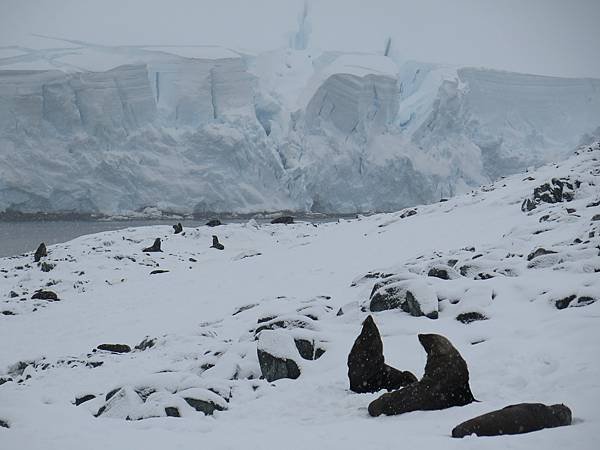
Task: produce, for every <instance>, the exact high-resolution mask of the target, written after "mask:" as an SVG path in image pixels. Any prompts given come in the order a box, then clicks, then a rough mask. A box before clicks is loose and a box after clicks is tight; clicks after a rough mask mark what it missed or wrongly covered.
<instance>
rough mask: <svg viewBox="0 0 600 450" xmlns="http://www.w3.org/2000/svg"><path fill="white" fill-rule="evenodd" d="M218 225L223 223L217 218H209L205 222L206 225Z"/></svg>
mask: <svg viewBox="0 0 600 450" xmlns="http://www.w3.org/2000/svg"><path fill="white" fill-rule="evenodd" d="M219 225H223V224H222V223H221V221H220V220H219V219H211V220H209V221H208V222H206V226H207V227H218V226H219Z"/></svg>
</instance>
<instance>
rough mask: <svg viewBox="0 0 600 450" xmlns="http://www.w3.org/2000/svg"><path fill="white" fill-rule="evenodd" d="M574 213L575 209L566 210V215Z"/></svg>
mask: <svg viewBox="0 0 600 450" xmlns="http://www.w3.org/2000/svg"><path fill="white" fill-rule="evenodd" d="M574 212H577V210H576V209H575V208H567V213H569V214H573V213H574Z"/></svg>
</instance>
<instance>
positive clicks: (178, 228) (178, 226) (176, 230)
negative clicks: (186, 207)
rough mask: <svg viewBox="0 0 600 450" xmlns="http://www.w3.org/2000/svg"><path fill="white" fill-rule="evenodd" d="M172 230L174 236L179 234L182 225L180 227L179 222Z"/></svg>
mask: <svg viewBox="0 0 600 450" xmlns="http://www.w3.org/2000/svg"><path fill="white" fill-rule="evenodd" d="M173 230H174V231H175V234H179V233H181V232H182V231H183V225H181V222H180V223H177V224H175V225H173Z"/></svg>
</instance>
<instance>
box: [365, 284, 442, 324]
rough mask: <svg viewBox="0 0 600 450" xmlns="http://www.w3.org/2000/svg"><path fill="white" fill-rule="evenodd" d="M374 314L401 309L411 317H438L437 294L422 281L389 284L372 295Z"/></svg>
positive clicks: (370, 306)
mask: <svg viewBox="0 0 600 450" xmlns="http://www.w3.org/2000/svg"><path fill="white" fill-rule="evenodd" d="M369 309H370V310H371V311H372V312H377V311H385V310H388V309H401V310H402V311H405V312H407V313H409V314H410V315H411V316H415V317H419V316H427V317H429V318H430V319H437V317H438V298H437V295H436V293H435V292H434V291H433V289H431V288H430V287H429V286H428V285H427V284H425V283H424V282H423V281H421V280H408V281H400V282H396V283H390V284H387V285H385V286H383V287H381V288H379V289H378V290H377V291H375V292H374V293H373V295H371V299H370V304H369Z"/></svg>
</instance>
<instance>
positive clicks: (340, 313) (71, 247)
mask: <svg viewBox="0 0 600 450" xmlns="http://www.w3.org/2000/svg"><path fill="white" fill-rule="evenodd" d="M558 184H560V185H561V186H562V187H561V188H560V189H556V187H557V186H558ZM598 186H600V145H599V144H595V145H592V146H585V147H580V148H579V149H578V150H577V151H576V152H575V153H573V154H572V155H571V156H570V157H569V158H568V159H567V160H565V161H563V162H561V163H559V164H551V165H546V166H543V167H541V168H540V169H538V170H535V171H529V172H528V173H521V174H518V175H514V176H511V177H508V178H503V179H500V180H498V181H497V182H495V183H493V184H489V185H485V186H483V187H481V188H479V189H476V190H474V191H472V192H469V193H467V194H465V195H462V196H457V197H453V198H450V199H448V200H447V201H443V202H439V203H436V204H431V205H425V206H417V207H414V208H409V209H405V210H401V211H398V212H396V213H387V214H378V215H372V216H368V217H367V216H359V217H357V218H356V219H352V220H342V219H340V220H338V221H337V222H331V223H318V224H317V223H315V224H313V223H310V222H296V223H294V224H290V225H284V224H261V225H259V224H257V222H256V221H254V220H250V221H248V222H247V223H243V224H225V225H222V226H218V227H214V228H211V227H208V226H200V227H198V228H187V229H184V233H181V234H174V233H173V229H172V228H171V226H168V225H164V226H153V227H143V228H129V229H124V230H120V231H111V232H105V233H100V234H95V235H89V236H84V237H81V238H78V239H75V240H73V241H70V242H67V243H64V244H57V245H53V246H50V247H49V248H48V256H47V257H45V258H42V260H41V261H40V263H39V264H37V263H34V262H33V250H35V249H32V253H30V254H25V255H20V256H14V257H8V258H3V259H0V271H1V272H0V274H1V275H2V277H1V278H0V298H1V303H0V310H1V311H2V314H0V341H1V342H2V347H1V349H0V383H2V384H1V385H0V420H1V423H3V425H4V426H1V427H0V448H2V449H17V448H22V449H28V450H33V449H44V450H51V449H60V450H67V449H82V448H85V449H89V450H92V449H106V448H111V449H131V448H144V449H164V448H192V447H205V448H211V449H221V448H223V449H233V448H236V449H237V448H245V449H265V448H288V449H306V448H315V449H316V448H369V449H392V448H393V449H396V448H403V447H406V448H423V449H430V448H449V449H450V448H457V449H458V448H460V449H464V448H478V449H492V448H493V449H496V448H512V449H521V448H544V449H554V448H555V449H565V448H568V449H592V448H597V437H598V429H599V427H600V408H599V407H598V401H599V400H600V377H599V375H600V360H599V359H598V340H599V339H600V328H599V327H598V320H599V318H600V301H596V300H598V299H600V276H599V274H598V272H599V271H600V255H599V252H600V250H599V248H600V247H599V238H598V236H599V235H600V206H599V205H600V188H599V187H598ZM547 188H551V190H548V189H547ZM544 192H546V195H543V194H544ZM212 235H217V236H218V238H219V240H220V242H221V243H223V245H224V246H225V249H224V250H223V251H220V250H217V249H214V248H210V244H211V243H212V240H211V238H212ZM157 237H159V238H161V239H162V250H163V252H161V253H144V252H143V251H142V249H143V248H144V247H147V246H149V245H151V244H152V242H153V241H154V239H155V238H157ZM440 268H441V269H444V270H445V274H446V276H445V277H442V278H438V277H437V276H433V275H435V273H439V269H440ZM42 269H43V270H42ZM432 269H437V272H436V270H433V271H432ZM155 271H158V272H155ZM152 272H155V273H152ZM444 278H446V279H444ZM376 283H378V285H377V286H376V291H377V292H381V290H382V289H383V290H385V289H386V288H388V287H390V286H398V287H400V288H402V289H400V292H403V291H406V290H410V291H411V292H412V293H413V295H414V297H415V298H416V300H417V302H419V304H420V308H421V310H422V311H421V312H422V314H423V315H420V314H418V313H414V312H413V313H412V314H410V313H408V312H405V311H404V310H403V309H402V308H398V307H397V306H398V305H397V304H396V306H395V307H393V308H392V309H384V310H382V311H379V312H371V311H370V299H371V296H372V294H371V291H372V290H373V287H374V286H375V284H376ZM39 289H44V290H50V291H53V292H54V293H56V294H57V296H58V300H55V301H52V300H35V299H32V297H33V296H34V294H35V293H36V291H38V290H39ZM400 303H402V300H401V299H400ZM471 312H477V313H480V314H481V315H482V316H484V317H485V319H486V320H478V321H474V322H470V323H463V322H461V321H458V320H457V319H456V318H457V316H458V315H459V314H461V313H471ZM369 314H372V315H373V317H374V320H375V322H376V324H377V326H378V327H379V329H380V331H381V335H382V339H383V343H384V354H385V358H386V362H387V363H388V364H390V365H392V366H394V367H396V368H399V369H401V370H410V371H411V372H413V373H415V374H416V375H417V377H420V376H421V375H422V374H423V368H424V365H425V360H426V355H425V352H424V351H423V349H422V347H421V346H420V344H419V342H418V339H417V334H418V333H438V334H441V335H443V336H446V337H447V338H448V339H449V340H450V341H451V342H452V343H453V344H454V346H455V347H456V348H457V349H458V350H459V352H460V353H461V354H462V356H463V357H464V359H465V360H466V362H467V364H468V367H469V371H470V383H471V388H472V391H473V393H474V396H475V397H476V399H477V400H479V401H478V402H476V403H471V404H469V405H467V406H463V407H453V408H449V409H446V410H440V411H419V412H412V413H407V414H403V415H399V416H389V417H378V418H373V417H370V416H369V414H368V412H367V406H368V404H369V403H370V402H371V401H372V400H373V399H375V398H377V397H378V395H380V394H381V392H380V393H373V394H356V393H353V392H351V391H350V390H349V383H348V378H347V365H346V359H347V356H348V353H349V351H350V348H351V347H352V344H353V342H354V340H355V339H356V337H357V336H358V334H359V332H360V329H361V324H362V321H363V320H364V319H365V318H366V317H367V316H368V315H369ZM425 314H426V315H425ZM430 317H433V318H430ZM480 318H483V317H481V316H480ZM301 341H303V343H304V344H308V345H309V347H310V349H311V351H310V352H308V354H307V352H306V351H304V352H302V353H303V354H302V355H301V354H300V346H299V345H298V342H301ZM101 344H126V345H128V346H130V347H131V349H132V350H131V351H130V352H125V353H115V352H111V351H104V350H100V349H98V348H97V347H98V346H99V345H101ZM295 344H296V345H295ZM303 348H305V347H303ZM258 350H262V351H265V352H267V353H270V354H271V355H272V356H274V357H276V358H277V357H279V358H285V359H288V360H292V361H294V362H295V363H296V364H297V366H298V368H299V369H300V376H299V377H298V378H296V379H289V378H282V379H278V380H275V381H272V382H268V381H267V380H265V379H264V377H263V376H262V372H261V366H260V364H259V359H258V356H257V351H258ZM323 351H324V353H323ZM321 353H322V355H321ZM86 396H87V397H86ZM86 399H87V401H83V400H86ZM186 399H187V400H186ZM190 399H191V400H190ZM76 400H77V401H76ZM521 402H542V403H546V404H555V403H564V404H566V405H567V406H569V407H570V408H571V410H572V412H573V423H572V425H571V426H566V427H559V428H553V429H545V430H542V431H537V432H533V433H528V434H522V435H514V436H501V437H487V438H486V437H475V436H470V437H466V438H463V439H454V438H452V437H451V434H450V433H451V430H452V428H453V427H454V426H456V425H457V424H459V423H460V422H462V421H464V420H467V419H469V418H472V417H475V416H477V415H480V414H483V413H485V412H488V411H492V410H495V409H498V408H502V407H504V406H507V405H510V404H514V403H521ZM76 403H77V405H76ZM192 405H196V406H198V405H200V406H198V408H196V407H193V406H192ZM197 409H198V410H197ZM168 413H169V414H170V415H179V416H180V417H171V416H167V414H168ZM205 413H206V414H205Z"/></svg>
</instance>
